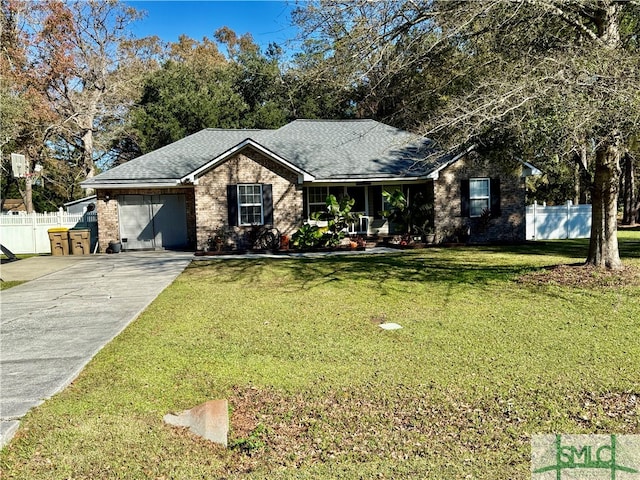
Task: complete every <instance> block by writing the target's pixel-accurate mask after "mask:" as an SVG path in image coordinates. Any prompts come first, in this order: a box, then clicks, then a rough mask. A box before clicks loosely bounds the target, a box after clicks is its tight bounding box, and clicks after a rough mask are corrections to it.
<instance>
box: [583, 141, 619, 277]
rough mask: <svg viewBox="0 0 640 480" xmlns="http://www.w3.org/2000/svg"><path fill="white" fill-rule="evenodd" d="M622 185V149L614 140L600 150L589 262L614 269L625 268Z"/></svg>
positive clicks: (597, 150) (594, 186) (593, 199)
mask: <svg viewBox="0 0 640 480" xmlns="http://www.w3.org/2000/svg"><path fill="white" fill-rule="evenodd" d="M619 186H620V148H619V145H618V142H617V141H616V140H614V141H613V142H611V143H607V144H604V145H602V146H600V147H598V148H597V149H596V164H595V176H594V182H593V196H592V209H593V214H592V221H591V241H590V243H589V256H588V258H587V264H590V265H594V266H596V267H604V268H609V269H612V270H619V269H621V268H622V262H621V261H620V253H619V251H618V232H617V213H618V212H617V210H618V209H617V207H618V190H619Z"/></svg>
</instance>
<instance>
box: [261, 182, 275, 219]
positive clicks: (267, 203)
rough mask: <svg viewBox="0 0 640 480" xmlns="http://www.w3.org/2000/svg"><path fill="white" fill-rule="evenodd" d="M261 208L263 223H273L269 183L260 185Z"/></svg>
mask: <svg viewBox="0 0 640 480" xmlns="http://www.w3.org/2000/svg"><path fill="white" fill-rule="evenodd" d="M262 208H263V211H262V213H263V217H264V224H265V225H273V196H272V193H271V185H269V184H264V185H262Z"/></svg>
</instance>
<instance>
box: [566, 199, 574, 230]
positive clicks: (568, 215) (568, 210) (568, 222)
mask: <svg viewBox="0 0 640 480" xmlns="http://www.w3.org/2000/svg"><path fill="white" fill-rule="evenodd" d="M571 205H573V202H572V201H571V200H567V209H566V213H567V220H566V223H565V230H566V231H567V240H569V239H570V238H571Z"/></svg>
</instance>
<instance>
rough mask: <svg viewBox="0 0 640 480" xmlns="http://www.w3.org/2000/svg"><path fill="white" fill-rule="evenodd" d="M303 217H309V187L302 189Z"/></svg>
mask: <svg viewBox="0 0 640 480" xmlns="http://www.w3.org/2000/svg"><path fill="white" fill-rule="evenodd" d="M302 218H309V187H304V188H303V189H302Z"/></svg>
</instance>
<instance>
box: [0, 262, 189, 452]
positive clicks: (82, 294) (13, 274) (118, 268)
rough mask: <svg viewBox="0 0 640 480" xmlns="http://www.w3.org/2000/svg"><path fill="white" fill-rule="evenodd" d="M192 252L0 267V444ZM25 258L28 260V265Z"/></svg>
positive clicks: (164, 284)
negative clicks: (0, 286)
mask: <svg viewBox="0 0 640 480" xmlns="http://www.w3.org/2000/svg"><path fill="white" fill-rule="evenodd" d="M192 258H193V253H183V252H127V253H122V254H118V255H90V256H76V257H74V256H69V257H46V256H42V257H30V258H27V259H23V260H18V261H17V262H12V263H5V264H3V265H2V266H1V267H0V275H1V276H2V279H3V280H6V281H8V280H9V279H11V280H31V279H33V280H31V281H28V282H27V283H24V284H21V285H18V286H16V287H13V288H10V289H7V290H3V291H1V292H0V300H1V303H2V305H1V306H2V310H1V312H0V344H2V349H1V350H0V384H1V385H2V389H1V390H0V446H4V445H5V444H6V443H8V442H9V441H10V440H11V438H12V437H13V435H14V433H15V431H16V430H17V428H18V426H19V421H20V419H21V418H22V417H23V416H24V415H25V414H26V413H27V412H28V411H29V410H30V409H31V408H33V407H35V406H37V405H40V404H41V403H42V402H43V401H44V400H46V399H47V398H49V397H51V396H52V395H54V394H56V393H58V392H60V391H61V390H63V389H64V388H65V387H66V386H67V385H69V383H71V382H72V381H73V380H74V379H75V378H76V376H77V375H78V374H79V373H80V371H81V370H82V369H83V368H84V367H85V365H86V364H87V363H88V362H89V361H90V360H91V359H92V358H93V357H94V355H95V354H96V353H98V351H100V349H102V347H103V346H104V345H106V344H107V343H109V342H110V341H111V340H112V339H113V338H114V337H116V336H117V335H118V334H119V333H120V332H121V331H122V330H124V329H125V328H126V327H127V325H128V324H129V323H130V322H131V321H132V320H134V319H135V318H136V317H137V316H138V315H139V314H140V313H141V312H142V311H144V309H145V308H146V307H147V306H148V305H149V304H150V303H151V302H152V301H153V300H154V299H155V298H156V297H157V296H158V294H160V292H162V290H164V289H165V288H166V287H167V286H168V285H169V284H171V283H172V282H173V280H174V279H175V278H176V277H177V276H178V275H179V274H180V273H181V272H182V271H183V270H184V269H185V268H186V267H187V265H189V263H190V261H191V260H192ZM23 262H24V263H23Z"/></svg>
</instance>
